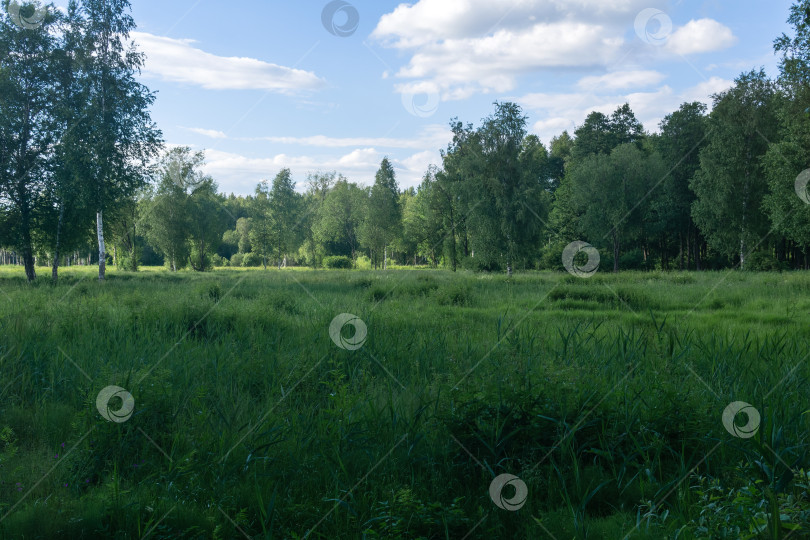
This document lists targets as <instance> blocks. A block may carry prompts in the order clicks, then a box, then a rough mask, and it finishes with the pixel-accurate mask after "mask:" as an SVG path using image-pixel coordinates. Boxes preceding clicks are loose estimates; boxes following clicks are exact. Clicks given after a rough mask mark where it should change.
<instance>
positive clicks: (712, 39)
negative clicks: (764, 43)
mask: <svg viewBox="0 0 810 540" xmlns="http://www.w3.org/2000/svg"><path fill="white" fill-rule="evenodd" d="M665 7H666V2H663V1H656V0H573V1H572V0H502V1H500V2H492V1H491V0H418V1H417V2H415V3H412V4H400V5H399V6H398V7H396V8H395V9H394V10H393V11H392V12H390V13H387V14H385V15H383V16H382V17H381V18H380V20H379V22H378V23H377V26H376V27H375V29H374V31H373V32H372V38H373V39H375V40H377V41H378V42H379V43H380V44H381V45H382V46H385V47H391V48H396V49H399V50H401V51H402V52H404V53H406V54H409V55H410V56H409V59H408V60H407V61H406V63H405V65H404V66H402V67H401V68H400V69H399V70H398V71H397V72H396V73H395V77H397V78H399V79H400V80H402V81H403V82H400V83H398V84H395V85H394V88H395V90H396V91H397V92H400V93H405V92H413V91H414V89H418V88H422V89H424V88H428V87H430V88H434V89H435V90H434V91H435V92H436V93H439V94H440V96H441V98H442V99H443V100H444V101H448V100H456V99H466V98H468V97H470V96H472V95H474V94H477V93H503V92H507V91H510V90H513V89H514V88H516V87H517V85H518V84H519V81H518V78H519V77H520V76H521V75H524V74H528V73H538V72H550V71H554V70H557V71H562V70H570V69H572V68H573V69H584V68H597V69H601V70H604V69H606V68H607V67H609V66H614V65H615V64H616V63H617V62H619V61H622V62H625V63H627V62H629V61H630V60H632V59H634V58H635V59H636V60H638V59H643V58H647V59H649V57H650V55H651V50H650V48H649V47H648V48H647V49H643V48H642V49H641V50H633V49H630V50H628V49H627V45H628V42H627V41H626V39H625V37H626V35H627V34H628V31H629V30H630V29H632V28H633V25H634V21H635V18H636V16H637V15H638V14H639V13H640V12H641V11H642V10H644V9H647V8H656V9H657V8H665ZM735 40H736V38H735V37H734V35H733V34H732V32H731V30H730V29H729V28H728V27H726V26H724V25H722V24H721V23H719V22H717V21H714V20H712V19H700V20H693V21H690V22H689V23H687V24H686V25H685V26H683V27H680V28H677V29H676V30H675V31H674V32H673V33H672V34H671V35H670V36H669V40H668V42H667V45H666V46H665V47H663V48H662V49H657V48H656V50H655V51H654V52H655V53H656V56H658V55H659V54H660V53H661V52H663V53H664V54H669V55H674V54H675V53H677V54H695V53H700V52H706V51H713V50H718V49H721V48H725V47H728V46H730V45H732V44H733V43H734V42H735ZM631 63H632V62H631ZM663 78H664V75H662V74H661V73H658V72H657V71H650V70H640V69H637V70H628V71H616V72H614V73H612V74H606V75H602V76H595V77H589V78H586V79H583V81H581V82H582V84H583V85H585V86H588V85H591V84H595V85H600V86H601V87H602V88H605V89H608V90H621V89H629V88H633V87H635V88H642V87H649V86H654V85H656V84H659V83H660V82H661V81H662V80H663ZM423 91H424V90H423Z"/></svg>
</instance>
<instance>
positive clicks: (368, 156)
mask: <svg viewBox="0 0 810 540" xmlns="http://www.w3.org/2000/svg"><path fill="white" fill-rule="evenodd" d="M384 156H385V154H383V153H381V152H379V151H377V150H376V149H374V148H357V149H355V150H352V151H351V152H349V153H347V154H344V155H338V156H312V155H295V156H294V155H288V154H276V155H275V156H272V157H267V158H254V157H248V156H244V155H241V154H237V153H233V152H224V151H222V150H206V151H205V158H206V163H205V167H204V171H205V172H206V173H207V174H210V175H211V176H212V177H213V178H214V180H216V181H217V183H218V184H219V189H220V191H223V192H225V193H241V194H248V193H252V192H253V190H254V188H255V187H256V184H258V183H259V181H261V180H263V179H268V180H269V179H272V178H273V177H274V176H275V175H276V174H278V172H279V171H280V170H281V169H283V168H285V167H286V168H289V169H290V171H291V172H292V174H293V178H294V179H295V180H296V181H297V182H298V184H297V188H298V189H299V190H303V189H305V188H306V182H305V180H306V176H307V174H309V173H312V172H317V171H333V170H335V171H337V172H339V173H342V174H343V175H344V176H346V177H347V178H348V179H349V180H350V181H352V182H357V183H358V184H362V185H371V184H372V183H373V182H374V174H375V173H376V172H377V169H379V167H380V161H382V158H383V157H384ZM389 159H390V160H391V163H392V165H393V166H394V169H395V171H396V176H397V182H398V183H399V186H400V189H405V188H407V187H411V186H414V187H415V186H418V185H419V183H420V182H421V181H422V177H423V176H424V174H425V171H426V170H427V167H428V165H430V164H431V163H439V159H440V156H439V153H438V151H423V152H417V153H415V154H413V155H411V156H409V157H407V158H404V159H396V158H393V157H390V156H389Z"/></svg>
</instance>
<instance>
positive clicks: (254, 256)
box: [242, 251, 264, 267]
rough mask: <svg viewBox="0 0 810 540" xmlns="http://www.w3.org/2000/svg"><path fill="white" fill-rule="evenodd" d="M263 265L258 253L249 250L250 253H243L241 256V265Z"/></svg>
mask: <svg viewBox="0 0 810 540" xmlns="http://www.w3.org/2000/svg"><path fill="white" fill-rule="evenodd" d="M263 265H264V262H263V258H262V256H261V255H260V254H258V253H254V252H252V251H251V252H250V253H245V254H244V256H243V257H242V266H253V267H255V266H263Z"/></svg>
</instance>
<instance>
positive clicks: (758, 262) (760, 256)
mask: <svg viewBox="0 0 810 540" xmlns="http://www.w3.org/2000/svg"><path fill="white" fill-rule="evenodd" d="M784 267H785V263H781V262H779V261H778V260H776V257H774V256H773V255H772V254H771V253H765V252H763V251H759V252H757V253H752V254H751V255H749V256H748V259H747V260H746V261H745V269H746V270H754V271H756V272H781V271H782V270H784V269H785V268H784Z"/></svg>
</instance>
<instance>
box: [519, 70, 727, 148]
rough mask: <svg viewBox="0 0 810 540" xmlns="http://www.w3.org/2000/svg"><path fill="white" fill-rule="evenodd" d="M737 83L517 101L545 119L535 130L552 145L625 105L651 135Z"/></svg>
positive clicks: (717, 80) (527, 97)
mask: <svg viewBox="0 0 810 540" xmlns="http://www.w3.org/2000/svg"><path fill="white" fill-rule="evenodd" d="M733 84H734V81H731V80H727V79H722V78H720V77H712V78H711V79H709V80H707V81H704V82H701V83H700V84H697V85H695V86H692V87H689V88H686V89H684V90H683V91H675V90H673V89H672V88H671V87H670V86H668V85H664V86H661V87H659V88H657V89H655V90H652V91H648V92H628V93H618V94H599V93H596V92H575V93H566V94H546V93H532V94H526V95H525V96H523V97H520V98H518V99H517V101H518V102H519V103H520V104H521V105H523V106H524V107H526V109H528V110H531V111H533V112H535V113H536V114H538V115H539V116H541V119H540V120H538V121H537V122H535V123H534V125H533V126H532V130H533V131H534V132H535V133H536V134H537V135H539V136H540V139H541V140H542V141H543V142H544V143H548V142H549V141H550V140H551V138H552V137H553V136H556V135H559V134H560V133H561V132H562V131H563V130H568V131H569V133H572V132H573V129H575V127H576V126H579V125H581V124H582V122H583V121H584V120H585V117H586V116H587V115H588V114H589V113H590V112H591V111H598V112H601V113H604V114H610V113H612V112H613V111H614V110H616V108H617V107H618V106H620V105H622V104H624V103H629V104H630V108H631V109H633V112H634V113H635V114H636V117H637V118H638V119H639V120H640V121H641V122H642V124H644V128H645V129H647V130H648V131H657V130H658V124H659V123H660V122H661V120H662V119H663V118H664V116H666V115H667V114H669V113H671V112H672V111H674V110H676V109H677V108H678V107H679V106H680V105H681V104H682V103H684V102H691V101H700V102H702V103H705V104H706V105H708V106H709V107H711V106H712V104H713V100H712V97H711V96H712V95H713V94H716V93H719V92H722V91H724V90H727V89H728V88H730V87H731V86H732V85H733Z"/></svg>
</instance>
